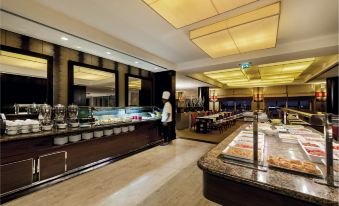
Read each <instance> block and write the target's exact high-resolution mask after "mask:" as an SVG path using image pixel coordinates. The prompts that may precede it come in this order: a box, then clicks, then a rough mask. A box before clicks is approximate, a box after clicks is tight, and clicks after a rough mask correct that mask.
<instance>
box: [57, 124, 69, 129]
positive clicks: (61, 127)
mask: <svg viewBox="0 0 339 206" xmlns="http://www.w3.org/2000/svg"><path fill="white" fill-rule="evenodd" d="M66 127H67V124H57V128H58V129H66Z"/></svg>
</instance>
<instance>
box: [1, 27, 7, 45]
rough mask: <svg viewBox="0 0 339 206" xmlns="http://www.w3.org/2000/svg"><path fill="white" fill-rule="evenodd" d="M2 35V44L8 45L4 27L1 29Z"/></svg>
mask: <svg viewBox="0 0 339 206" xmlns="http://www.w3.org/2000/svg"><path fill="white" fill-rule="evenodd" d="M0 37H1V39H0V40H1V44H2V45H6V31H5V30H3V29H0Z"/></svg>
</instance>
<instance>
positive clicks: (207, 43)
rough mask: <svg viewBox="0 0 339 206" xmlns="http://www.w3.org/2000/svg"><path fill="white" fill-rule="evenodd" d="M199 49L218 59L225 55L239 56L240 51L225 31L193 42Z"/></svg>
mask: <svg viewBox="0 0 339 206" xmlns="http://www.w3.org/2000/svg"><path fill="white" fill-rule="evenodd" d="M192 41H193V42H194V43H195V44H196V45H197V46H198V47H200V48H204V51H205V52H206V53H207V54H208V55H209V56H211V57H213V58H216V57H219V56H223V55H225V54H226V55H232V54H238V53H239V51H238V49H237V47H236V45H235V44H234V41H233V40H232V38H231V36H230V35H229V33H228V31H226V30H223V31H219V32H216V33H213V34H211V35H208V36H202V37H200V38H197V39H193V40H192Z"/></svg>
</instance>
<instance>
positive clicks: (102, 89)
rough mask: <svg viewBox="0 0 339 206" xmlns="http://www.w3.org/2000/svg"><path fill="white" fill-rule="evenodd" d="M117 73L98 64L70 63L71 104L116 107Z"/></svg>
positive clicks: (69, 98)
mask: <svg viewBox="0 0 339 206" xmlns="http://www.w3.org/2000/svg"><path fill="white" fill-rule="evenodd" d="M116 76H117V73H116V71H114V70H109V69H105V68H101V67H97V66H92V65H87V64H82V63H76V62H71V63H69V88H70V89H69V97H68V102H69V104H71V103H74V104H76V105H79V106H90V107H116V106H117V103H118V96H117V91H118V89H117V88H118V84H117V81H116V80H117V78H116Z"/></svg>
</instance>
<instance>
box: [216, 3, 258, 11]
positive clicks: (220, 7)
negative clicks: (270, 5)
mask: <svg viewBox="0 0 339 206" xmlns="http://www.w3.org/2000/svg"><path fill="white" fill-rule="evenodd" d="M255 1H256V0H235V1H225V0H212V2H213V4H214V6H215V8H216V9H217V11H218V12H219V13H223V12H225V11H230V10H232V9H236V8H239V7H241V6H244V5H246V4H249V3H252V2H255Z"/></svg>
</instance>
